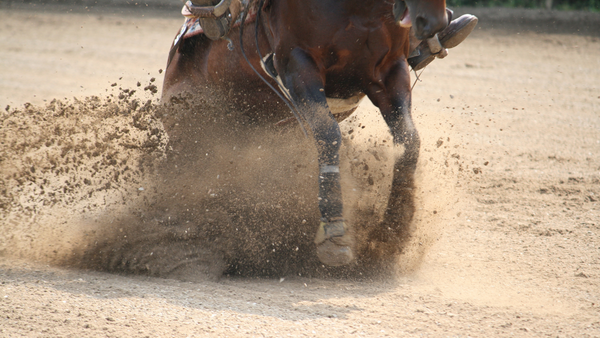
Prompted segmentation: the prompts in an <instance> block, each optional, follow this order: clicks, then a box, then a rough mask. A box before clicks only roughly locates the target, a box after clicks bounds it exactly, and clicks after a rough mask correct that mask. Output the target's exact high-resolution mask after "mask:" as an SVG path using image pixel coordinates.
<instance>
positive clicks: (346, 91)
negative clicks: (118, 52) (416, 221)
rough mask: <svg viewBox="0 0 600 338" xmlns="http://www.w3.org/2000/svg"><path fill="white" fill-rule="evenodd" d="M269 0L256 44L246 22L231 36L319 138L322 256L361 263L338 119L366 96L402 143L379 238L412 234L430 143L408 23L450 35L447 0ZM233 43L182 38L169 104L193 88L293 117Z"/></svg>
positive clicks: (420, 34)
mask: <svg viewBox="0 0 600 338" xmlns="http://www.w3.org/2000/svg"><path fill="white" fill-rule="evenodd" d="M226 1H227V0H226ZM234 1H237V0H234ZM256 2H258V1H256ZM263 2H264V0H262V1H260V4H259V5H262V6H261V7H260V8H258V9H257V10H258V14H259V15H257V18H256V20H257V21H258V22H257V29H258V30H257V32H256V39H255V35H254V34H255V32H254V31H253V30H250V29H247V30H245V31H243V34H242V35H241V37H240V35H239V34H240V29H243V25H242V26H241V27H238V28H234V29H232V30H231V31H230V33H229V36H231V37H232V38H233V39H234V40H237V39H238V37H239V39H240V41H241V42H243V44H244V48H245V51H246V52H247V57H248V58H249V60H250V64H251V65H252V66H253V67H254V68H256V69H260V68H261V57H263V58H262V59H265V60H267V62H265V63H262V66H263V67H264V68H267V69H269V73H270V75H271V78H269V79H268V81H269V82H270V83H271V84H272V85H274V86H279V88H280V89H281V90H282V94H283V96H284V97H287V98H289V99H290V106H291V107H292V109H293V110H294V111H295V112H296V115H297V116H296V117H297V118H298V120H299V121H300V124H301V125H303V126H307V127H308V128H307V129H308V130H309V135H311V137H312V138H314V141H315V142H316V145H317V150H318V163H319V168H320V172H319V175H318V177H319V178H318V184H319V202H318V203H319V210H320V213H321V223H320V226H319V229H318V230H317V235H316V239H315V243H316V244H317V254H318V257H319V259H320V260H321V261H322V262H323V263H326V264H328V265H331V266H338V265H344V264H348V263H350V262H351V261H352V260H353V259H354V254H353V251H352V247H353V238H352V235H351V232H350V231H349V225H348V224H346V223H347V222H345V221H344V219H343V218H342V214H343V199H342V194H341V184H340V171H339V165H340V163H339V162H340V159H339V148H340V144H341V142H342V137H341V133H340V128H339V126H338V120H340V119H343V118H344V117H346V116H347V115H348V114H341V115H337V116H336V113H343V112H346V113H347V112H348V111H352V110H353V108H355V107H356V105H357V103H358V101H360V99H361V98H362V97H364V96H365V95H366V96H367V97H368V98H369V99H370V100H371V102H372V103H373V104H374V105H375V106H377V107H378V108H379V110H380V111H381V114H382V116H383V118H384V120H385V122H386V123H387V125H388V126H389V130H390V132H391V133H392V135H393V140H394V145H395V146H397V147H404V149H405V151H404V152H403V155H402V156H401V157H400V158H398V159H396V162H395V167H394V171H393V181H392V191H391V195H390V198H389V201H388V206H387V211H386V219H385V221H384V224H382V225H381V231H379V232H378V233H379V235H378V237H380V238H379V240H383V241H385V240H388V239H390V238H398V237H399V236H404V235H405V234H403V233H402V232H403V230H402V228H400V227H399V225H398V224H406V223H407V222H410V219H411V218H412V214H413V212H414V205H413V201H412V196H411V194H410V193H409V194H407V193H406V192H407V191H410V190H412V188H413V184H414V183H413V176H414V172H415V169H416V164H417V158H418V155H419V145H420V141H419V136H418V134H417V130H416V129H415V126H414V124H413V121H412V117H411V86H410V74H409V68H408V64H407V56H408V53H409V45H410V42H409V29H410V28H409V27H407V26H409V25H410V23H411V22H412V24H413V29H414V34H415V36H416V37H417V38H418V39H427V38H430V37H432V36H433V35H434V34H436V33H437V32H439V31H441V30H443V29H444V28H445V27H446V26H447V25H448V17H447V14H446V9H445V0H406V3H404V2H402V1H400V0H395V1H394V0H301V1H300V0H268V1H267V3H264V5H263ZM404 4H406V5H404ZM254 5H255V6H256V3H254ZM398 7H400V8H401V10H400V11H398ZM405 8H406V10H404V9H405ZM394 12H396V13H394ZM246 13H247V12H246ZM244 18H245V16H244ZM407 23H408V24H407ZM255 41H256V42H257V43H258V44H257V43H256V42H255ZM229 43H231V41H229ZM229 47H230V48H228V41H225V40H222V39H221V40H216V41H213V40H210V39H208V38H207V37H206V36H204V35H197V36H195V37H193V38H189V39H186V40H183V41H177V43H176V44H174V47H173V49H172V52H171V55H170V58H169V63H168V66H167V69H166V74H165V81H164V88H163V99H169V98H170V97H172V96H176V95H178V94H181V93H185V92H187V93H192V94H194V95H200V96H202V95H209V93H210V94H213V93H214V92H215V91H220V92H222V93H226V94H228V95H231V100H232V102H239V104H238V106H239V107H236V108H239V110H240V111H243V112H244V113H245V114H247V115H248V116H250V117H251V118H254V119H256V120H260V121H263V122H267V123H271V122H277V121H281V120H285V119H286V118H288V117H289V109H288V108H286V107H285V106H283V105H282V104H281V103H280V102H282V100H281V99H280V98H278V97H277V96H276V95H275V93H274V92H273V91H271V90H270V89H269V88H268V87H267V85H266V84H265V83H264V82H263V81H262V80H261V79H260V78H259V77H258V76H257V75H256V74H255V73H254V71H253V70H252V68H251V66H250V65H249V64H247V63H246V61H244V57H245V56H244V55H243V53H244V49H242V48H241V46H240V44H239V42H237V41H236V42H235V43H234V46H233V50H230V49H231V45H230V46H229ZM257 47H258V49H259V50H260V51H261V52H262V53H264V55H260V54H259V53H258V52H257ZM263 74H264V73H263ZM206 88H209V89H210V91H207V89H206ZM237 98H239V100H237V101H236V99H237ZM340 104H341V105H340ZM265 111H268V114H264V113H263V112H265ZM336 118H337V119H336ZM407 196H408V197H407Z"/></svg>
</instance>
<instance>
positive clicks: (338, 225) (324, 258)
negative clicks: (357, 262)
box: [315, 221, 354, 266]
mask: <svg viewBox="0 0 600 338" xmlns="http://www.w3.org/2000/svg"><path fill="white" fill-rule="evenodd" d="M315 243H316V244H317V257H319V260H320V261H321V262H322V263H324V264H327V265H329V266H342V265H347V264H350V263H351V262H352V261H353V260H354V254H353V253H352V237H351V236H350V234H349V233H348V231H347V229H346V225H345V223H344V221H334V222H321V224H320V225H319V229H318V230H317V236H316V238H315Z"/></svg>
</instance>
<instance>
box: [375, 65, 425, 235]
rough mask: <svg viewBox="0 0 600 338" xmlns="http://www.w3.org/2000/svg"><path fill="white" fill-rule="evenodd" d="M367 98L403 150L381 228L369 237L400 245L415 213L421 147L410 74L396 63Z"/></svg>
mask: <svg viewBox="0 0 600 338" xmlns="http://www.w3.org/2000/svg"><path fill="white" fill-rule="evenodd" d="M367 94H370V95H369V98H370V99H371V101H372V102H373V103H374V104H375V105H376V106H377V107H379V109H380V111H381V113H382V115H383V118H384V120H385V122H386V123H387V125H388V127H389V129H390V132H391V134H392V136H393V139H394V146H395V147H397V148H398V147H403V148H404V152H403V153H402V155H399V156H398V157H396V158H395V163H394V172H393V180H392V189H391V193H390V198H389V200H388V205H387V209H386V214H385V219H384V224H383V226H381V227H378V228H377V229H376V230H375V231H374V232H373V233H372V234H373V239H375V240H379V241H383V242H387V241H390V240H394V241H403V240H405V239H407V238H408V237H409V235H410V231H409V229H410V223H411V221H412V218H413V214H414V212H415V204H414V188H415V186H414V176H415V171H416V168H417V160H418V158H419V148H420V144H421V142H420V139H419V134H418V132H417V129H416V128H415V125H414V123H413V119H412V115H411V88H410V74H409V70H408V65H407V63H406V61H405V60H399V61H398V62H397V64H396V65H395V66H394V67H393V68H392V69H391V70H390V72H389V73H388V75H387V77H386V79H385V81H382V82H381V83H379V84H374V85H373V86H372V88H371V89H370V93H367Z"/></svg>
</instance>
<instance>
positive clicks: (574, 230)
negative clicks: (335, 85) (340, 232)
mask: <svg viewBox="0 0 600 338" xmlns="http://www.w3.org/2000/svg"><path fill="white" fill-rule="evenodd" d="M462 11H465V10H464V9H463V10H462ZM457 12H458V11H457ZM469 12H474V14H477V15H478V16H479V17H480V24H479V26H478V28H477V29H476V30H475V31H474V32H473V33H472V35H471V36H470V37H469V38H468V39H467V40H466V41H465V42H464V43H463V44H461V45H460V46H458V47H457V48H454V49H452V50H450V55H449V56H448V57H447V58H446V59H444V60H436V61H434V62H433V63H432V64H431V65H430V66H428V67H427V68H426V69H425V70H424V72H422V73H420V81H417V83H416V85H415V88H414V90H413V116H414V119H415V122H416V124H417V128H418V130H419V133H420V136H421V140H422V146H421V156H420V160H419V165H418V169H417V178H416V184H417V189H416V191H415V195H416V204H417V212H416V214H415V219H414V222H413V224H412V228H413V229H414V235H413V237H412V238H411V239H410V241H409V242H407V243H405V244H404V247H403V248H402V249H403V253H402V254H401V255H399V256H398V257H394V259H393V260H392V262H391V266H390V264H382V265H378V264H377V263H378V256H377V255H372V256H371V257H369V259H366V258H365V259H363V260H362V261H361V262H360V264H358V265H356V266H354V267H350V268H344V269H332V268H327V267H323V266H322V265H320V264H319V263H318V261H317V260H316V258H315V253H314V250H315V249H314V245H313V244H312V239H313V237H314V225H315V224H316V222H318V209H317V207H316V203H315V200H314V199H315V196H316V189H317V188H316V186H314V185H313V184H314V183H315V182H313V181H314V180H313V176H314V173H315V170H316V169H315V168H316V164H315V159H314V152H315V151H314V146H313V145H312V144H311V143H310V142H309V141H308V140H306V139H304V138H303V137H302V135H301V133H300V132H299V131H298V130H296V128H295V127H294V126H292V127H284V128H280V129H277V128H274V127H269V128H264V129H260V130H259V129H252V127H248V126H240V125H238V124H236V123H235V121H234V119H235V115H234V114H229V112H227V111H226V109H225V112H224V111H223V110H224V109H223V107H213V106H211V103H210V102H203V103H202V104H203V105H202V106H200V107H197V106H196V107H194V106H190V105H186V104H185V103H177V104H175V105H173V106H170V107H165V106H162V105H160V104H159V99H158V98H159V96H160V88H161V86H162V74H163V72H162V70H163V69H164V68H165V64H166V58H167V54H168V48H169V46H170V44H171V41H172V39H173V38H174V36H175V34H176V32H177V30H178V29H179V26H180V24H181V23H182V21H183V20H182V18H181V17H180V16H179V14H178V12H177V10H167V9H163V10H152V9H146V8H144V9H138V8H102V9H100V8H84V7H83V6H79V7H77V6H70V7H69V6H66V7H61V6H56V5H55V6H52V5H46V6H26V5H10V4H9V5H4V6H3V7H0V107H2V110H1V111H0V283H1V284H0V314H1V316H0V336H1V337H21V336H25V337H125V336H127V337H206V336H223V337H229V336H230V337H238V336H250V337H254V336H268V337H282V336H293V337H296V336H332V337H347V336H371V337H383V336H391V337H400V336H402V337H421V336H427V337H448V336H453V337H454V336H461V337H462V336H477V337H479V336H490V337H504V336H506V337H508V336H511V337H512V336H520V337H545V336H552V337H600V272H599V271H600V238H599V234H600V156H599V154H600V80H598V79H600V58H598V55H600V33H599V32H600V16H599V15H598V14H589V13H561V12H544V11H526V10H504V9H477V10H475V9H473V10H469ZM549 13H550V14H549ZM519 18H520V19H519ZM549 23H553V24H549ZM413 78H414V74H413ZM174 112H177V113H178V114H180V116H184V117H185V118H190V119H192V120H193V119H196V120H197V119H202V121H206V123H203V124H202V125H201V126H200V127H198V129H197V130H195V131H194V133H195V134H194V135H198V147H195V146H193V145H192V146H191V147H190V148H189V149H184V150H188V151H185V152H181V151H180V152H179V153H178V152H176V151H175V150H173V143H172V142H171V143H169V142H170V138H169V135H167V134H166V133H165V132H164V126H163V123H162V121H163V120H165V117H168V116H169V114H173V113H174ZM377 114H378V112H377V109H376V108H374V107H373V106H372V105H370V104H369V103H368V102H366V103H364V104H363V105H362V106H361V107H360V109H359V111H357V112H356V113H355V115H354V116H352V117H351V118H349V119H348V120H347V121H344V122H343V123H342V125H341V127H342V130H343V132H344V143H343V152H342V159H343V171H344V173H345V174H346V175H345V176H346V178H345V179H344V183H345V185H344V196H345V198H346V201H345V202H346V206H347V209H350V210H352V212H350V214H349V215H348V218H349V219H350V220H353V221H354V224H362V225H363V226H364V225H365V224H367V225H376V224H377V223H378V222H379V221H380V220H381V217H382V214H383V211H384V208H385V201H386V199H387V196H386V192H387V193H389V185H390V174H391V166H390V165H391V159H392V157H393V155H394V154H393V151H392V150H391V149H390V148H389V144H390V143H391V137H390V136H389V135H388V134H387V133H386V131H385V128H384V125H383V122H382V121H381V119H380V118H379V117H378V116H377ZM190 121H191V120H190ZM224 126H225V127H227V128H223V127H224ZM188 146H190V145H188ZM179 150H181V149H179ZM365 215H369V217H365ZM386 262H387V261H386ZM387 263H389V262H387Z"/></svg>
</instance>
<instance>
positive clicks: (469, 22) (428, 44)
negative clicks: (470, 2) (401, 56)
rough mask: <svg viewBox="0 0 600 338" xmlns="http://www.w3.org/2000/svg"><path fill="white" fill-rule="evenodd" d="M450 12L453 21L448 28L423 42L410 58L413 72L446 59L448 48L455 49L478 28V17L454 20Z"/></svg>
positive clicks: (468, 15)
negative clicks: (434, 61) (438, 59)
mask: <svg viewBox="0 0 600 338" xmlns="http://www.w3.org/2000/svg"><path fill="white" fill-rule="evenodd" d="M447 11H448V20H449V21H451V22H450V24H449V25H448V27H446V28H445V29H444V30H443V31H441V32H439V33H437V34H436V35H435V36H434V37H432V38H430V39H427V40H424V41H421V43H420V44H419V45H418V46H417V47H416V48H415V49H414V51H413V52H412V53H411V54H410V56H409V58H408V64H409V65H410V66H411V67H412V69H413V70H420V69H423V68H425V66H427V65H428V64H429V63H431V61H433V60H434V59H435V58H436V57H437V58H440V59H441V58H444V57H446V55H448V50H447V48H454V47H456V46H458V45H459V44H460V43H461V42H463V41H464V40H465V39H466V38H467V36H469V34H471V32H472V31H473V29H474V28H475V26H477V21H478V19H477V17H476V16H474V15H471V14H464V15H462V16H461V17H459V18H457V19H455V20H452V11H451V10H449V9H447Z"/></svg>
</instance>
